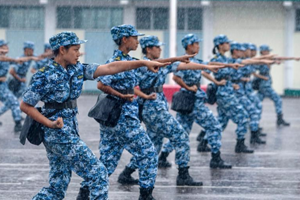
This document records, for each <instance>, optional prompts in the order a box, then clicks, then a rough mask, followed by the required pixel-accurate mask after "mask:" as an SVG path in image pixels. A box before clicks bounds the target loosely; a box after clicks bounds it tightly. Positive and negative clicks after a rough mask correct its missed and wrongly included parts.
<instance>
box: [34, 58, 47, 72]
mask: <svg viewBox="0 0 300 200" xmlns="http://www.w3.org/2000/svg"><path fill="white" fill-rule="evenodd" d="M49 60H50V59H49V58H44V59H42V60H39V61H37V62H36V63H35V65H33V66H32V68H33V69H35V70H39V69H41V68H43V67H45V66H47V64H48V62H49Z"/></svg>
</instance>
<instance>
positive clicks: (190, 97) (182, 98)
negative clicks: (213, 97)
mask: <svg viewBox="0 0 300 200" xmlns="http://www.w3.org/2000/svg"><path fill="white" fill-rule="evenodd" d="M195 101H196V93H194V92H189V91H183V90H180V91H178V92H175V94H174V95H173V98H172V105H171V109H172V110H175V111H176V112H179V113H182V114H189V113H191V112H192V111H193V110H194V104H195Z"/></svg>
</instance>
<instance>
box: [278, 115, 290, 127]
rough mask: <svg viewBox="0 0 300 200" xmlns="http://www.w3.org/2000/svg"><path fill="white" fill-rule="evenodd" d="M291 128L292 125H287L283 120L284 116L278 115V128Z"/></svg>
mask: <svg viewBox="0 0 300 200" xmlns="http://www.w3.org/2000/svg"><path fill="white" fill-rule="evenodd" d="M280 125H282V126H289V125H290V123H287V122H286V121H284V119H283V115H282V114H278V115H277V126H280Z"/></svg>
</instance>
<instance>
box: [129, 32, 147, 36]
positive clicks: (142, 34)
mask: <svg viewBox="0 0 300 200" xmlns="http://www.w3.org/2000/svg"><path fill="white" fill-rule="evenodd" d="M144 35H145V34H144V33H134V34H133V35H131V36H144Z"/></svg>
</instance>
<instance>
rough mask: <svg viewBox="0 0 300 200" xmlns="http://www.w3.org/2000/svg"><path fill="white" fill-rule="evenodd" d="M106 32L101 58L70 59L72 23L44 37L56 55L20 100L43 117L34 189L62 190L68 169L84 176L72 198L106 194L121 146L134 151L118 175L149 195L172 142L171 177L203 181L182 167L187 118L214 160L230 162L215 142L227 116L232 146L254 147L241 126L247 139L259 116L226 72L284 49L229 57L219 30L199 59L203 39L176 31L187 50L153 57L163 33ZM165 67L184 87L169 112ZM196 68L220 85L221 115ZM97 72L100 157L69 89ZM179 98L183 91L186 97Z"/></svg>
mask: <svg viewBox="0 0 300 200" xmlns="http://www.w3.org/2000/svg"><path fill="white" fill-rule="evenodd" d="M111 35H112V39H113V41H114V42H115V44H116V45H117V46H118V49H117V50H115V51H114V54H113V56H112V57H111V58H110V59H109V60H108V61H107V63H106V64H104V65H98V64H81V63H80V62H78V61H77V60H78V57H79V55H80V52H79V49H80V44H82V43H85V42H86V41H85V40H79V39H78V37H77V36H76V35H75V34H74V33H72V32H62V33H59V34H57V35H55V36H53V37H52V38H50V45H51V48H52V50H53V52H54V59H52V60H50V61H49V63H48V64H47V65H46V66H45V67H44V68H42V69H40V70H39V71H38V72H37V73H36V74H35V75H34V76H33V78H32V81H31V84H30V86H29V88H28V89H27V90H26V91H25V93H24V94H23V101H22V102H21V110H22V111H24V112H25V113H27V115H28V116H30V117H32V118H33V119H34V120H36V121H37V122H39V123H41V124H43V125H44V126H42V128H41V131H39V132H37V133H36V134H38V136H41V137H39V138H42V140H41V141H40V142H43V144H44V146H45V147H46V150H47V157H48V159H49V163H50V173H49V183H50V186H49V187H44V188H43V189H42V190H41V191H40V192H39V193H38V194H37V195H36V196H34V198H33V199H49V198H50V199H63V198H64V197H65V193H66V190H67V187H68V184H69V182H70V179H71V171H74V172H75V173H77V174H78V175H79V176H81V177H82V178H83V179H84V181H83V182H82V183H81V188H80V191H79V194H78V196H77V200H83V199H84V200H87V199H108V188H109V181H108V177H109V176H110V175H111V174H112V173H114V171H115V169H116V167H117V165H118V162H119V160H120V158H121V155H122V153H123V150H124V149H126V150H127V151H128V152H129V153H130V154H132V158H131V160H130V163H128V165H126V167H125V169H124V170H123V172H122V173H121V174H120V175H119V178H118V182H119V183H121V184H139V186H140V196H139V199H140V200H149V199H154V197H153V196H152V191H153V189H154V185H155V180H156V175H157V169H158V166H163V167H167V166H170V164H169V163H167V159H166V158H167V156H168V154H169V153H170V152H171V151H172V150H173V149H174V150H175V163H176V165H178V176H177V180H176V184H177V185H179V186H182V185H187V186H202V185H203V183H202V182H200V181H196V180H194V179H193V178H192V177H191V175H190V174H189V161H190V141H189V133H190V131H191V127H192V124H193V122H194V121H196V122H197V123H198V124H199V125H200V126H202V127H203V128H204V130H205V134H204V137H203V138H204V139H206V140H207V142H208V144H210V146H211V153H212V159H211V161H210V167H211V168H221V169H224V168H226V169H228V168H231V167H232V166H231V165H230V164H228V163H226V162H224V161H223V159H222V158H221V150H220V149H221V135H222V131H223V130H224V128H225V127H226V124H227V122H228V120H229V119H232V120H233V121H234V122H235V123H237V124H238V128H237V131H236V133H237V145H236V148H235V152H237V153H253V150H251V149H249V148H248V147H247V146H246V145H245V143H244V136H245V134H246V132H247V127H248V120H249V119H250V128H251V133H253V138H252V139H251V141H252V140H253V142H255V143H258V141H260V138H259V137H260V136H259V135H258V134H261V132H260V131H259V123H258V121H257V117H252V116H251V117H250V113H248V110H245V108H244V107H243V105H242V104H241V101H242V100H238V98H237V97H236V95H235V90H238V89H239V82H238V78H237V80H236V82H235V83H233V82H231V79H232V76H233V75H235V72H236V71H238V70H240V69H243V68H245V67H247V66H248V65H252V64H262V65H270V64H273V63H274V62H275V61H274V60H280V59H287V58H279V57H275V56H273V55H266V56H261V57H257V58H252V59H250V58H249V59H237V58H236V60H237V61H231V62H229V59H228V58H227V57H225V55H224V53H225V52H226V51H228V50H229V49H230V44H229V42H230V41H229V40H228V39H227V37H226V36H223V35H221V36H218V37H216V38H215V40H214V43H215V52H216V54H217V55H216V57H215V58H214V59H213V60H211V61H210V62H204V61H202V60H199V59H197V58H196V55H197V54H198V52H199V48H200V47H199V42H200V39H199V38H198V37H197V36H196V35H194V34H188V35H186V36H185V37H184V38H183V39H182V46H183V48H184V49H185V51H186V54H185V55H183V56H179V57H173V58H166V59H160V53H161V48H160V47H161V45H163V43H161V42H160V41H159V40H158V38H157V37H156V36H146V37H143V38H141V39H140V40H138V36H143V34H141V33H139V32H138V31H137V30H136V29H135V28H134V27H133V26H131V25H120V26H115V27H113V28H112V29H111ZM139 44H140V45H141V47H142V52H143V54H144V55H145V57H144V58H143V60H138V59H136V58H133V57H131V56H130V55H129V52H130V51H134V50H136V49H137V47H138V45H139ZM238 51H240V50H238ZM239 56H240V52H239ZM172 72H173V73H174V80H175V81H176V82H177V83H178V84H179V85H180V86H181V87H182V88H181V90H180V92H179V95H178V94H177V97H178V98H177V101H173V104H174V105H172V107H173V108H174V109H177V110H178V113H177V115H176V117H174V116H173V115H171V114H170V112H169V109H168V103H167V101H166V98H165V96H164V93H163V84H164V83H165V79H166V77H167V75H168V74H169V73H172ZM211 72H212V73H214V76H211V75H210V73H211ZM202 74H203V76H204V77H206V78H207V79H209V80H211V81H212V82H214V83H215V85H218V87H217V89H215V91H216V92H215V96H216V102H217V104H218V113H219V116H218V118H217V117H215V116H214V115H213V113H212V111H211V110H209V108H208V107H207V106H206V105H205V103H206V101H207V98H206V94H205V92H204V91H203V90H202V89H201V87H200V81H201V76H202ZM240 78H244V77H243V76H240ZM95 79H96V80H97V82H98V83H97V87H98V89H100V90H102V91H103V92H104V93H102V94H100V95H99V97H98V100H97V103H96V105H95V106H94V107H93V108H92V109H91V110H90V112H89V117H92V118H94V119H95V120H96V121H97V122H98V123H99V124H100V143H99V151H100V159H97V158H96V156H95V154H94V153H93V152H92V151H91V150H90V149H89V148H88V147H87V145H86V144H85V143H84V142H83V141H82V140H81V139H80V137H79V133H78V122H77V119H76V114H77V103H76V99H77V98H78V97H79V96H80V93H81V90H82V84H83V81H84V80H95ZM245 80H246V79H245ZM136 86H139V89H138V88H136ZM135 95H137V96H138V98H137V99H136V98H135ZM174 99H175V98H174ZM182 99H187V102H189V104H186V103H185V101H182ZM38 101H43V102H44V103H45V106H44V107H43V108H41V113H40V112H39V111H38V110H37V109H36V108H35V107H34V106H35V105H36V104H37V103H38ZM247 102H248V101H247ZM251 103H252V102H251ZM249 112H250V111H249ZM141 122H143V123H144V124H145V126H146V130H145V129H144V128H143V126H142V125H141ZM41 133H42V135H41ZM163 138H168V139H169V142H168V143H167V144H164V145H163ZM160 152H161V154H160V156H159V158H158V155H159V153H160ZM135 170H138V171H139V179H138V180H136V179H134V178H133V177H132V176H131V174H132V173H133V172H134V171H135Z"/></svg>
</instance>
